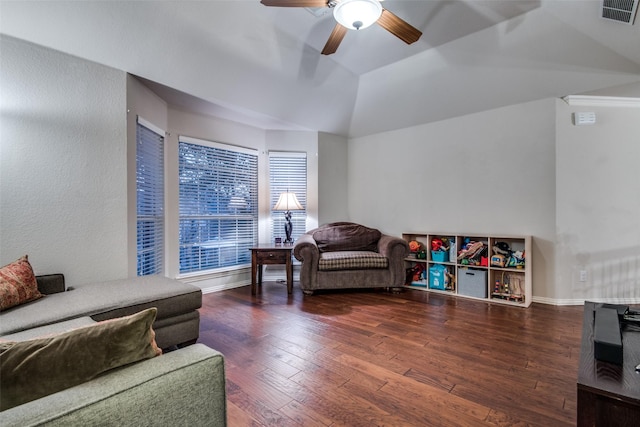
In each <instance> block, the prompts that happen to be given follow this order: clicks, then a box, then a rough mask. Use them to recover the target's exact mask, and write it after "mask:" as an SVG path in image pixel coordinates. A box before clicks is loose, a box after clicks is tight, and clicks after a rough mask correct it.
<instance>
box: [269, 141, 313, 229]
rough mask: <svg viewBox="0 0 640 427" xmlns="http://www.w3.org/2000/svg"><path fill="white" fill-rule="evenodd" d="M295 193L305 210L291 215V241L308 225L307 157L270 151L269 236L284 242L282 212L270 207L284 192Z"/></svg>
mask: <svg viewBox="0 0 640 427" xmlns="http://www.w3.org/2000/svg"><path fill="white" fill-rule="evenodd" d="M286 191H289V192H293V193H295V195H296V197H297V198H298V201H299V202H300V204H301V205H302V207H303V208H304V210H300V211H291V223H292V225H293V232H292V234H291V237H292V238H293V240H294V241H295V240H297V238H298V237H300V235H302V234H304V233H305V232H306V222H307V210H306V209H307V155H306V153H298V152H284V151H270V152H269V193H270V200H269V203H270V205H269V206H270V208H271V219H272V221H271V223H272V228H271V235H272V236H273V237H274V238H275V237H282V240H283V241H284V239H285V232H284V224H285V218H284V212H281V211H274V210H273V207H274V206H275V204H276V202H277V201H278V197H280V194H281V193H283V192H286Z"/></svg>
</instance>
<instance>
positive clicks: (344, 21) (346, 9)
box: [333, 0, 382, 30]
mask: <svg viewBox="0 0 640 427" xmlns="http://www.w3.org/2000/svg"><path fill="white" fill-rule="evenodd" d="M380 15H382V5H381V4H380V2H379V1H378V0H342V1H341V2H339V3H338V4H337V5H336V7H334V8H333V17H334V18H335V19H336V21H338V23H339V24H340V25H342V26H343V27H346V28H348V29H350V30H360V29H363V28H367V27H368V26H370V25H371V24H373V23H374V22H376V21H377V20H378V18H380Z"/></svg>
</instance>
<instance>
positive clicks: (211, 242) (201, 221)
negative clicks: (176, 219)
mask: <svg viewBox="0 0 640 427" xmlns="http://www.w3.org/2000/svg"><path fill="white" fill-rule="evenodd" d="M178 169H179V170H178V174H179V180H180V181H179V193H180V195H179V211H180V224H179V240H180V273H189V272H197V271H204V270H212V269H217V268H223V267H231V266H237V265H245V264H249V263H250V262H251V251H249V248H250V247H251V246H253V245H255V244H256V243H257V241H258V152H257V151H256V150H250V149H245V148H241V147H235V146H231V145H226V144H219V143H214V142H209V141H202V140H197V139H194V138H188V137H180V138H179V144H178Z"/></svg>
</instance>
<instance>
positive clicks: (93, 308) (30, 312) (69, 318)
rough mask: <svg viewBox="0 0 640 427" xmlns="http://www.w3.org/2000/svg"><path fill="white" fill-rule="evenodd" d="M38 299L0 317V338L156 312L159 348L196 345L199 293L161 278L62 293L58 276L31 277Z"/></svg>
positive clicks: (90, 285) (61, 278)
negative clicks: (153, 310) (152, 310)
mask: <svg viewBox="0 0 640 427" xmlns="http://www.w3.org/2000/svg"><path fill="white" fill-rule="evenodd" d="M36 279H37V281H38V289H39V290H40V292H42V293H43V294H45V295H46V296H45V297H44V298H40V299H37V300H35V301H31V302H28V303H26V304H22V305H19V306H17V307H12V308H10V309H9V310H6V311H2V312H0V337H2V338H3V339H5V340H18V341H19V340H24V339H29V338H33V337H36V336H41V335H43V333H45V332H46V333H54V332H59V331H64V330H67V329H69V328H68V325H67V324H65V323H63V322H71V326H72V327H77V326H82V325H88V324H91V323H93V322H96V321H102V320H107V319H113V318H116V317H122V316H128V315H130V314H133V313H137V312H139V311H141V310H144V309H146V308H150V307H157V309H158V315H157V317H156V321H155V322H154V324H153V329H154V331H155V332H156V342H157V343H158V346H159V347H160V348H169V347H173V346H184V345H188V344H193V343H195V342H196V340H197V339H198V335H199V328H200V313H199V312H198V309H199V308H200V307H201V305H202V291H201V290H200V288H198V287H196V286H192V285H188V284H185V283H182V282H179V281H177V280H172V279H168V278H166V277H161V276H143V277H135V278H131V279H123V280H113V281H107V282H96V283H87V284H83V285H78V286H75V287H73V288H69V289H66V288H65V283H64V276H63V275H62V274H52V275H46V276H37V277H36Z"/></svg>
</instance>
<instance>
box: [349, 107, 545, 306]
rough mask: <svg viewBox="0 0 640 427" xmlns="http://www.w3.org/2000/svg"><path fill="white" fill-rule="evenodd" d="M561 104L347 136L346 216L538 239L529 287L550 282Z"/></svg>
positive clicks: (537, 291) (386, 227)
mask: <svg viewBox="0 0 640 427" xmlns="http://www.w3.org/2000/svg"><path fill="white" fill-rule="evenodd" d="M555 170H556V168H555V104H554V100H553V99H548V100H543V101H535V102H530V103H526V104H519V105H514V106H510V107H505V108H499V109H496V110H491V111H486V112H482V113H477V114H472V115H468V116H464V117H459V118H456V119H450V120H445V121H440V122H436V123H432V124H426V125H422V126H415V127H410V128H405V129H401V130H398V131H393V132H386V133H381V134H377V135H373V136H369V137H363V138H357V139H353V140H350V141H349V167H348V171H349V216H350V218H351V220H353V221H355V222H359V223H362V224H365V225H368V226H373V227H376V228H379V229H381V230H383V231H385V232H387V233H390V234H393V235H401V234H402V233H403V232H427V231H430V232H438V231H443V232H451V233H478V234H484V233H486V234H492V233H495V234H500V233H503V234H522V235H525V234H526V235H532V236H534V239H533V259H534V270H533V282H534V283H533V294H534V296H540V297H550V298H552V297H553V296H554V294H555V290H554V255H553V242H554V240H555Z"/></svg>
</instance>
